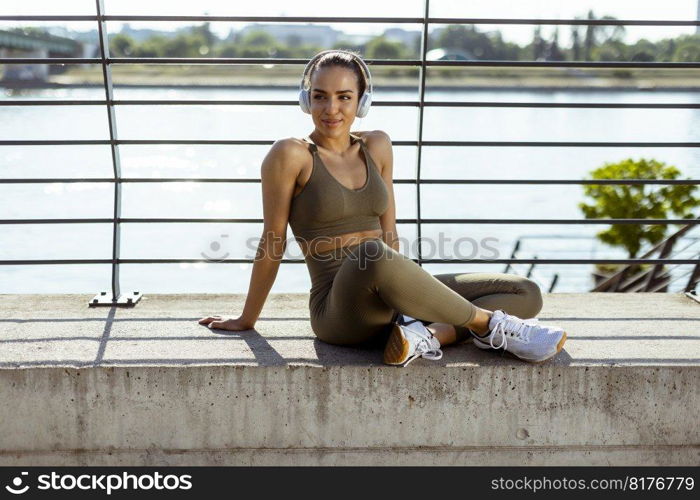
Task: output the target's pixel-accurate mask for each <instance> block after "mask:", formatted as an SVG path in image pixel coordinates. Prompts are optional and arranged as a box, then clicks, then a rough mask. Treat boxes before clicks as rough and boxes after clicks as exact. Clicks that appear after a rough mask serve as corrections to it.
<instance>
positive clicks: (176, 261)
mask: <svg viewBox="0 0 700 500" xmlns="http://www.w3.org/2000/svg"><path fill="white" fill-rule="evenodd" d="M412 260H417V259H412ZM253 262H254V261H253V259H222V260H216V261H212V260H206V259H52V260H41V259H37V260H0V266H27V265H58V264H61V265H63V264H116V263H118V264H180V263H191V264H197V263H210V264H251V263H253ZM281 262H282V263H285V264H287V263H288V264H303V263H304V262H305V261H304V260H303V259H281ZM421 262H422V263H424V264H456V263H462V264H538V265H539V264H697V260H696V259H421Z"/></svg>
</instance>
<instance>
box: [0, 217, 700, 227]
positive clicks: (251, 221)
mask: <svg viewBox="0 0 700 500" xmlns="http://www.w3.org/2000/svg"><path fill="white" fill-rule="evenodd" d="M106 222H109V223H112V222H115V219H114V218H94V219H82V218H73V219H0V224H75V223H80V224H86V223H93V224H95V223H106ZM116 222H118V223H120V224H129V223H133V224H142V223H149V224H152V223H200V222H211V223H241V224H259V223H262V222H263V219H248V218H246V219H236V218H225V219H224V218H220V219H212V218H206V217H197V218H179V217H168V218H153V217H137V218H134V217H120V218H117V219H116ZM396 222H397V223H398V224H415V223H417V222H418V220H417V219H396ZM422 223H425V224H640V225H643V226H657V225H666V224H683V225H687V224H691V225H695V224H698V223H700V219H455V218H451V219H423V218H421V224H422Z"/></svg>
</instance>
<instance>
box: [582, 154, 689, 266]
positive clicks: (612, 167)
mask: <svg viewBox="0 0 700 500" xmlns="http://www.w3.org/2000/svg"><path fill="white" fill-rule="evenodd" d="M680 174H681V172H680V170H678V169H677V168H676V167H674V166H670V165H666V164H665V163H663V162H659V161H657V160H654V159H649V160H647V159H643V158H642V159H639V160H637V161H635V160H633V159H632V158H627V159H625V160H623V161H620V162H617V163H605V164H604V165H603V166H602V167H600V168H597V169H595V170H593V171H592V172H591V173H590V175H591V177H590V178H591V179H664V180H672V179H676V178H678V176H679V175H680ZM695 187H696V186H694V185H681V184H676V185H662V186H659V185H653V184H633V185H625V184H607V185H598V184H586V185H584V186H583V191H584V193H585V195H586V196H587V197H589V198H591V199H592V202H591V203H585V202H581V203H579V205H578V206H579V208H580V209H581V211H582V212H583V214H584V215H585V217H586V219H600V218H611V219H666V218H670V217H669V215H670V214H671V213H673V214H675V215H676V216H678V217H680V218H683V219H689V218H693V217H695V216H694V215H693V212H692V210H693V209H694V208H695V207H697V206H699V205H700V199H698V198H696V197H695V196H694V195H693V193H694V191H695ZM666 231H667V226H666V225H650V226H644V225H639V224H613V225H612V226H611V227H610V228H608V229H605V230H603V231H600V232H599V233H597V236H598V238H599V239H600V240H601V241H603V242H604V243H607V244H609V245H613V246H621V247H623V248H625V249H626V250H627V253H628V254H629V257H630V258H635V257H636V256H637V254H638V253H639V250H640V248H641V247H642V244H643V243H644V242H649V243H650V244H652V245H653V244H655V243H658V242H660V241H661V240H663V239H664V237H665V236H666Z"/></svg>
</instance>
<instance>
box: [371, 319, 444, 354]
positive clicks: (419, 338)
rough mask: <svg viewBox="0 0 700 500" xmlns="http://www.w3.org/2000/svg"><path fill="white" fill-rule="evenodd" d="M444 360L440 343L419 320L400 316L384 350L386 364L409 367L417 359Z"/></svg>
mask: <svg viewBox="0 0 700 500" xmlns="http://www.w3.org/2000/svg"><path fill="white" fill-rule="evenodd" d="M420 357H423V358H425V359H432V360H436V361H437V360H438V359H440V358H442V350H440V341H438V339H437V338H435V336H434V335H433V334H432V332H431V331H430V330H428V329H427V328H426V327H425V325H424V324H423V323H421V322H420V321H419V320H417V319H415V318H412V317H410V316H407V315H405V314H400V315H399V317H398V319H397V321H396V322H395V323H394V324H393V329H392V331H391V335H390V336H389V340H388V341H387V343H386V347H385V348H384V362H385V363H386V364H388V365H403V366H407V365H408V364H409V363H410V362H411V361H413V360H414V359H416V358H420Z"/></svg>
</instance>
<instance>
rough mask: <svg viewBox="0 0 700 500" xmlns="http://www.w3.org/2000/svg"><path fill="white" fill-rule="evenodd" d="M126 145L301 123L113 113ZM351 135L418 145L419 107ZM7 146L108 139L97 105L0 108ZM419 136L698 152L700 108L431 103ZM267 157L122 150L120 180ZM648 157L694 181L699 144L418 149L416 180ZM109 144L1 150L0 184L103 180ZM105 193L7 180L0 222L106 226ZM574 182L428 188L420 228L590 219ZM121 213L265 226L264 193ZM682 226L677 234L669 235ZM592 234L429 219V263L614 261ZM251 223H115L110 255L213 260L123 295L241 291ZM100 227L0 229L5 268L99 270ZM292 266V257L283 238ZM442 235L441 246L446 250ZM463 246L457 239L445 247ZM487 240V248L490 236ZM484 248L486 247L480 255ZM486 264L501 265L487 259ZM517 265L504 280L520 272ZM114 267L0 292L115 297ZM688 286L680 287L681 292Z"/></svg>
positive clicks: (140, 95)
mask: <svg viewBox="0 0 700 500" xmlns="http://www.w3.org/2000/svg"><path fill="white" fill-rule="evenodd" d="M17 98H22V99H29V98H31V99H58V98H65V99H100V98H104V92H103V90H102V89H100V88H96V89H61V90H53V89H52V90H32V91H23V93H22V94H21V95H16V94H10V92H9V91H5V92H4V93H3V90H2V89H0V99H17ZM115 98H116V99H296V91H295V90H293V89H274V88H270V89H264V90H251V89H170V88H162V89H161V88H122V87H117V88H116V89H115ZM415 99H417V95H416V93H415V92H409V91H382V90H381V89H377V90H375V100H390V101H403V100H415ZM426 100H448V101H451V100H455V101H498V102H630V103H634V102H637V103H640V102H641V103H697V102H700V98H699V96H698V94H697V93H695V92H688V91H677V92H676V91H612V90H603V91H567V90H562V91H550V90H546V91H545V90H541V91H540V90H518V91H514V90H505V91H503V90H494V91H491V90H481V91H472V90H469V91H459V90H454V91H452V90H451V91H427V93H426ZM116 114H117V129H118V137H119V138H121V139H224V140H226V139H256V140H273V139H278V138H282V137H290V136H295V137H301V136H303V135H306V134H308V133H309V132H310V131H311V130H313V128H312V123H311V120H310V117H309V116H308V115H305V114H303V113H301V112H300V111H299V109H298V107H295V106H211V105H208V106H207V105H201V106H200V105H187V106H185V105H167V106H119V107H117V110H116ZM353 129H354V130H373V129H382V130H384V131H386V132H387V133H388V134H389V135H390V136H391V138H392V140H394V141H403V140H416V139H417V133H418V109H417V108H413V107H383V106H376V107H374V108H373V109H372V110H371V112H370V113H369V115H368V116H367V117H366V118H364V119H357V120H356V122H355V124H354V126H353ZM0 137H2V138H3V139H5V140H7V139H18V140H31V139H36V140H41V139H108V138H109V131H108V128H107V120H106V110H105V107H104V106H59V107H55V108H48V107H45V106H35V107H12V106H9V107H6V106H3V107H0ZM423 138H424V140H446V141H451V140H463V141H634V142H645V141H653V142H700V110H698V109H566V108H512V109H505V108H495V107H490V108H488V107H483V108H473V107H469V108H433V107H427V108H425V115H424V132H423ZM268 149H269V146H218V145H217V146H215V145H193V146H189V145H185V146H172V145H152V146H151V145H146V146H121V147H120V153H121V163H122V175H123V176H124V177H146V178H160V177H185V178H190V177H191V178H197V177H238V178H244V179H248V178H250V179H257V178H259V170H260V163H261V161H262V159H263V157H264V155H265V153H266V152H267V151H268ZM628 157H632V158H642V157H644V158H655V159H657V160H659V161H664V162H666V163H668V164H672V165H675V166H676V167H678V168H679V169H680V170H681V171H682V172H683V176H684V177H690V178H693V179H697V178H698V175H699V174H700V150H698V149H697V148H695V149H694V148H572V147H562V148H542V147H459V148H457V147H450V148H439V147H424V150H423V159H422V167H421V177H422V178H424V179H442V178H450V179H460V178H461V179H581V178H583V177H584V176H586V175H587V173H588V172H589V171H590V170H592V169H594V168H596V167H599V166H601V165H602V164H603V163H605V162H614V161H619V160H622V159H624V158H628ZM416 161H417V154H416V148H415V147H404V146H394V177H395V179H402V178H414V177H415V175H416ZM111 175H112V164H111V156H110V152H109V148H108V147H106V146H32V147H18V146H3V147H0V177H2V178H33V177H51V178H64V177H80V178H92V177H95V178H104V177H111ZM395 193H396V203H397V218H399V219H401V218H414V217H416V205H417V204H416V189H415V186H413V185H406V184H395ZM112 195H113V186H112V185H111V184H107V183H90V182H85V183H51V184H4V185H0V218H1V219H14V218H24V219H31V218H71V217H94V218H99V217H111V216H112V211H113V199H112ZM583 199H584V198H583V191H582V186H580V185H487V184H472V185H434V184H428V185H423V186H422V187H421V217H422V218H468V219H471V218H476V219H487V218H503V219H509V218H513V219H529V218H532V219H547V218H552V219H564V218H572V219H578V218H583V215H582V213H581V211H580V209H579V208H578V203H579V202H580V201H582V200H583ZM122 216H123V217H127V218H132V217H161V218H167V217H185V218H197V217H213V218H216V217H220V218H261V217H262V200H261V193H260V184H259V182H251V183H229V184H212V183H192V182H182V183H125V184H123V199H122ZM672 227H675V226H672ZM603 228H605V226H603V225H567V226H559V225H547V224H520V225H517V224H491V225H483V224H426V225H424V226H423V229H422V235H423V237H424V238H426V239H429V240H431V241H433V242H434V244H425V246H424V247H423V257H428V258H451V257H463V258H470V257H476V258H493V257H495V256H497V257H500V258H507V257H510V254H511V251H512V248H513V245H514V243H515V242H516V241H517V240H518V239H521V240H522V243H521V253H520V254H519V255H520V256H522V257H524V258H530V257H532V256H534V255H536V256H537V257H538V258H561V259H565V258H604V257H621V258H624V257H625V254H624V252H622V251H620V250H616V249H611V248H608V247H606V246H604V245H602V244H600V243H598V242H597V240H596V239H595V238H594V235H595V233H596V232H597V231H599V230H601V229H603ZM398 229H399V235H400V237H401V238H402V240H403V242H402V250H403V251H404V253H407V254H408V255H409V256H411V257H416V245H415V238H416V228H415V226H414V225H410V224H400V225H399V228H398ZM261 231H262V225H261V224H221V223H186V224H178V223H165V224H137V223H133V224H129V223H125V224H123V225H122V231H121V235H122V238H121V257H122V258H127V259H136V258H170V259H176V258H188V259H197V258H202V259H207V262H201V263H194V264H189V263H181V264H129V265H126V264H125V265H122V266H121V284H122V289H123V290H138V291H141V292H142V293H144V294H148V293H189V292H194V293H245V292H246V291H247V289H248V282H249V279H250V273H251V269H252V265H251V264H222V263H218V262H216V260H217V259H221V258H252V257H253V255H254V249H255V247H256V245H257V238H258V237H259V236H260V234H261ZM111 238H112V227H111V225H110V224H58V225H49V224H43V225H37V224H31V225H0V260H15V259H77V258H82V259H104V258H110V257H111V245H112V242H111ZM288 238H289V239H290V245H289V248H288V252H287V256H288V257H289V258H301V254H300V253H299V249H298V247H297V246H296V244H295V243H294V242H293V239H292V233H291V230H289V231H288ZM440 238H442V241H443V243H439V241H440ZM458 238H462V240H461V242H458V243H456V240H457V239H458ZM487 238H490V239H487ZM491 249H493V250H491ZM494 253H495V254H497V255H494ZM424 266H425V268H426V269H427V270H428V271H429V272H431V273H434V274H435V273H443V272H461V271H464V272H471V271H482V270H483V271H498V272H501V271H503V270H504V268H505V266H504V265H502V264H498V265H495V264H481V265H476V264H469V263H457V264H424ZM528 267H529V266H525V265H521V266H518V267H516V268H515V269H513V270H511V272H518V273H521V274H522V273H525V272H526V271H527V269H528ZM110 269H111V266H110V265H101V264H96V265H40V266H16V265H11V266H0V293H85V294H87V295H90V294H93V293H96V292H98V291H101V290H108V288H109V284H110ZM590 270H591V265H540V266H537V267H536V269H535V274H534V275H533V277H534V278H536V279H537V280H538V281H539V282H540V283H541V285H542V286H543V287H545V288H546V287H548V285H549V283H550V281H551V279H552V277H553V275H554V274H555V273H558V274H559V281H558V284H557V287H556V288H555V290H554V291H555V292H577V291H586V290H588V289H589V288H590V287H591V284H592V282H591V277H590ZM681 283H683V285H684V284H685V282H683V280H681V281H680V282H679V283H678V284H679V285H680V284H681ZM309 287H310V282H309V277H308V274H307V271H306V268H305V266H304V265H303V264H292V263H290V264H284V265H282V266H281V268H280V271H279V273H278V277H277V280H276V282H275V285H274V286H273V288H272V293H281V292H307V291H308V290H309Z"/></svg>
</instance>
